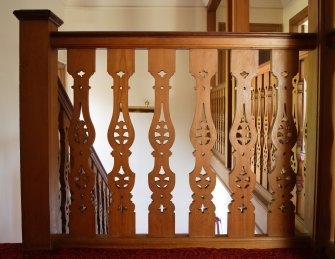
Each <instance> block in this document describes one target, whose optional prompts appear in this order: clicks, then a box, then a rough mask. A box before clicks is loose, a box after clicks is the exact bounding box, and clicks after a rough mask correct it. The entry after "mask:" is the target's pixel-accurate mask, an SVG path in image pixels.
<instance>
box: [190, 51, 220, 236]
mask: <svg viewBox="0 0 335 259" xmlns="http://www.w3.org/2000/svg"><path fill="white" fill-rule="evenodd" d="M216 72H217V50H201V49H199V50H190V73H191V74H192V75H193V76H194V78H195V80H196V87H195V90H196V109H195V115H194V119H193V123H192V127H191V131H190V139H191V143H192V145H193V147H194V149H195V151H194V156H195V160H196V162H195V168H194V169H193V171H192V172H191V173H190V175H189V181H190V186H191V189H192V191H193V195H192V198H193V201H192V203H191V205H190V214H189V235H190V236H203V237H204V236H208V237H210V236H214V235H215V205H214V204H213V202H212V198H213V196H212V191H213V190H214V187H215V181H216V175H215V172H213V170H212V168H211V165H210V160H211V155H212V153H211V149H212V148H213V146H214V144H215V141H216V130H215V126H214V123H213V120H212V116H211V110H210V90H211V85H210V81H211V78H212V77H213V76H214V75H215V73H216Z"/></svg>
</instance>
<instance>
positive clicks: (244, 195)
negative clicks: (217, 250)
mask: <svg viewBox="0 0 335 259" xmlns="http://www.w3.org/2000/svg"><path fill="white" fill-rule="evenodd" d="M257 68H258V51H257V50H232V53H231V70H232V75H233V77H235V82H236V113H235V118H234V123H233V125H232V127H231V129H230V133H229V139H230V141H231V144H232V146H233V148H234V149H235V166H234V169H233V171H232V172H231V173H230V175H229V186H230V188H231V190H232V198H233V200H232V201H231V203H230V204H229V213H228V236H229V237H252V236H254V231H255V214H254V210H255V207H254V205H253V204H252V202H251V198H252V192H253V190H254V187H255V182H256V177H255V174H254V173H253V172H252V171H251V164H250V161H251V157H252V149H253V147H254V146H255V143H256V140H257V131H256V128H255V119H254V116H253V115H252V113H251V88H252V86H251V84H252V78H253V77H254V76H256V74H257Z"/></svg>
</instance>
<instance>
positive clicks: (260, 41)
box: [50, 32, 317, 50]
mask: <svg viewBox="0 0 335 259" xmlns="http://www.w3.org/2000/svg"><path fill="white" fill-rule="evenodd" d="M50 37H51V46H52V47H54V48H60V49H62V48H167V49H195V48H206V49H213V48H214V49H215V48H216V49H299V50H308V49H314V48H315V47H316V44H317V35H316V34H313V33H295V34H292V33H291V34H289V33H223V32H53V33H51V34H50Z"/></svg>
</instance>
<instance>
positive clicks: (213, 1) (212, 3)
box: [207, 0, 221, 12]
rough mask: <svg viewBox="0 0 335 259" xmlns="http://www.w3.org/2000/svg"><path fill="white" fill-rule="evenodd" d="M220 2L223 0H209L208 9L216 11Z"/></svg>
mask: <svg viewBox="0 0 335 259" xmlns="http://www.w3.org/2000/svg"><path fill="white" fill-rule="evenodd" d="M220 3H221V0H209V1H208V4H207V11H209V12H216V10H217V9H218V7H219V5H220Z"/></svg>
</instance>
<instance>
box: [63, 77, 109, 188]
mask: <svg viewBox="0 0 335 259" xmlns="http://www.w3.org/2000/svg"><path fill="white" fill-rule="evenodd" d="M57 84H58V101H59V103H60V105H61V108H62V109H63V110H64V111H65V113H66V116H67V117H68V118H69V119H70V118H71V116H72V112H73V105H72V103H71V100H70V98H69V96H68V95H67V93H66V91H65V89H64V87H63V85H62V82H61V81H60V80H59V79H58V82H57ZM91 158H92V161H93V163H94V165H95V166H96V167H97V171H98V173H99V174H100V175H101V176H102V179H103V180H104V182H105V183H106V184H107V183H108V180H107V172H106V169H105V168H104V166H103V164H102V162H101V160H100V158H99V156H98V154H97V152H96V151H95V149H94V148H93V147H91Z"/></svg>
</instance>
